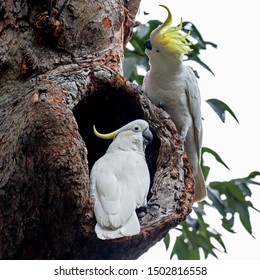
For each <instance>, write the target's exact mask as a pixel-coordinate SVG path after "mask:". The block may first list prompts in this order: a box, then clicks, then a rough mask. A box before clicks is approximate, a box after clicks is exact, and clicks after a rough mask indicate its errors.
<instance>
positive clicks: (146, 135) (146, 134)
mask: <svg viewBox="0 0 260 280" xmlns="http://www.w3.org/2000/svg"><path fill="white" fill-rule="evenodd" d="M143 141H144V144H145V145H149V144H150V143H151V142H152V141H153V134H152V132H151V130H149V129H148V128H146V129H145V130H144V131H143Z"/></svg>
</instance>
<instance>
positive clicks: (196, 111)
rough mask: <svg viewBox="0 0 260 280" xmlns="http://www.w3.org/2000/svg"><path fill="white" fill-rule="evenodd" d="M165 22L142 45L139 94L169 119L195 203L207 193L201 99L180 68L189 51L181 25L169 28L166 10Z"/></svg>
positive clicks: (189, 72)
mask: <svg viewBox="0 0 260 280" xmlns="http://www.w3.org/2000/svg"><path fill="white" fill-rule="evenodd" d="M160 6H162V7H163V8H165V9H166V10H167V12H168V17H167V19H166V21H165V22H164V23H163V24H162V25H160V26H158V27H157V28H156V29H155V30H153V31H152V32H151V35H150V40H148V41H146V42H145V48H146V50H145V53H146V55H147V56H148V58H149V63H150V70H149V72H148V73H147V74H146V76H145V79H144V82H143V91H144V92H146V94H147V95H148V97H149V98H150V99H151V100H152V102H153V103H154V104H155V105H157V106H161V107H163V108H164V109H165V111H166V112H168V114H169V115H170V116H171V118H172V120H173V122H174V123H175V125H176V127H177V130H178V132H179V134H180V136H181V139H182V140H183V141H184V142H185V148H186V151H187V155H188V158H189V160H190V162H191V164H192V166H193V174H194V178H195V201H199V200H202V199H203V198H204V197H205V196H206V194H207V192H206V185H205V181H204V177H203V174H202V170H201V168H200V156H201V145H202V117H201V98H200V91H199V87H198V84H197V80H196V77H195V75H194V72H193V70H192V69H191V68H190V67H189V66H186V65H184V64H183V54H185V53H188V52H190V51H191V48H190V43H189V42H188V41H187V40H186V38H187V36H188V35H187V34H183V33H182V31H181V28H182V21H181V23H180V24H179V25H178V26H177V27H173V26H171V23H172V15H171V12H170V10H169V9H168V8H167V7H166V6H163V5H160Z"/></svg>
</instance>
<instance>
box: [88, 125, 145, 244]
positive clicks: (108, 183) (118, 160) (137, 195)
mask: <svg viewBox="0 0 260 280" xmlns="http://www.w3.org/2000/svg"><path fill="white" fill-rule="evenodd" d="M130 124H131V125H130V126H129V124H128V126H127V125H126V126H125V127H123V128H121V129H120V130H119V131H120V132H119V134H118V135H117V137H116V138H115V140H114V141H113V142H112V143H111V145H110V146H109V148H108V150H107V152H106V154H105V155H104V156H103V157H101V158H100V159H99V160H97V162H96V163H95V164H94V166H93V168H92V170H91V175H90V197H91V199H92V201H93V204H94V212H95V216H96V220H97V224H96V227H95V231H96V234H97V236H98V238H100V239H109V238H119V237H123V236H129V235H134V234H137V233H139V232H140V224H139V221H138V218H137V215H136V213H135V209H136V208H138V207H141V206H146V197H147V194H148V190H149V185H150V176H149V170H148V167H147V164H146V161H145V155H144V145H143V135H142V133H143V131H144V130H145V129H148V124H147V123H146V122H145V121H143V120H136V121H134V122H131V123H130ZM137 125H138V126H139V127H140V131H135V130H134V127H135V126H137Z"/></svg>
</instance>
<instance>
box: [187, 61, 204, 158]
mask: <svg viewBox="0 0 260 280" xmlns="http://www.w3.org/2000/svg"><path fill="white" fill-rule="evenodd" d="M185 70H186V79H185V81H186V90H185V92H186V95H187V98H188V103H189V109H190V113H191V115H192V118H193V126H194V140H195V143H196V147H197V154H198V158H199V159H200V150H201V145H202V118H201V98H200V91H199V86H198V83H197V79H196V77H195V74H194V72H193V70H192V68H191V67H189V66H186V69H185Z"/></svg>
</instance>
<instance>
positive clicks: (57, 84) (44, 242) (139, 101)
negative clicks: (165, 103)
mask: <svg viewBox="0 0 260 280" xmlns="http://www.w3.org/2000/svg"><path fill="white" fill-rule="evenodd" d="M53 2H54V7H53V9H52V11H51V14H50V16H49V17H48V13H47V1H33V0H27V1H25V0H24V1H22V0H21V1H11V0H6V1H4V2H1V3H0V74H1V75H0V258H1V259H136V258H138V257H139V256H140V255H142V254H143V253H144V252H146V251H147V250H148V249H149V248H150V247H151V246H153V245H154V244H155V243H156V242H158V241H159V240H161V239H162V238H163V237H164V236H165V235H166V234H167V232H168V231H169V230H170V229H171V228H174V227H175V226H176V225H178V223H179V222H180V221H182V220H184V219H185V218H186V217H187V215H188V214H189V213H190V211H191V207H192V203H193V199H194V196H193V187H194V180H193V176H192V169H191V165H190V163H189V162H188V160H187V156H186V154H185V152H184V147H183V143H182V142H181V140H180V139H179V136H178V133H177V131H176V128H175V126H174V124H173V122H172V121H171V119H170V118H169V116H168V115H167V114H166V113H165V112H164V111H163V110H162V109H159V108H157V107H155V106H154V105H153V104H151V102H150V101H149V100H148V99H147V97H146V96H145V95H144V94H143V93H142V92H141V90H140V88H138V87H136V86H134V85H132V84H131V83H130V82H128V81H127V80H126V79H125V78H124V77H123V76H122V63H123V48H124V46H125V44H126V43H127V42H128V40H129V39H130V37H131V32H132V28H133V25H134V18H135V14H136V12H137V10H138V6H139V2H140V0H131V1H129V2H127V1H119V0H117V1H115V0H107V1H101V0H100V1H79V0H75V1H73V0H71V1H69V3H68V5H67V6H66V7H65V9H64V11H63V13H62V16H61V17H58V16H57V15H58V14H59V7H61V6H62V2H63V1H53ZM136 118H144V119H146V120H147V121H148V122H149V124H150V127H151V129H152V131H153V133H154V141H153V143H152V144H151V145H149V146H148V148H147V150H146V157H147V162H148V165H149V169H150V173H151V179H152V184H151V188H150V193H149V197H148V198H149V201H148V204H149V206H148V209H147V214H146V215H145V216H144V217H143V218H142V219H141V220H140V223H141V226H142V231H141V233H140V234H138V235H136V236H132V237H126V238H121V239H115V240H106V241H101V240H98V239H97V238H96V235H95V232H94V225H95V217H94V214H93V209H92V204H91V202H90V200H89V196H88V183H89V170H91V167H92V165H93V164H94V162H95V161H96V160H97V159H98V158H99V157H100V156H101V155H102V154H104V152H105V150H106V148H107V147H108V145H109V144H110V143H108V141H104V140H102V139H97V138H96V137H95V136H94V135H93V132H92V126H93V124H96V126H97V127H98V128H99V130H100V131H102V132H104V133H105V132H110V131H112V130H115V129H117V128H118V127H120V126H122V125H124V124H126V123H127V122H129V121H131V120H134V119H136Z"/></svg>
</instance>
